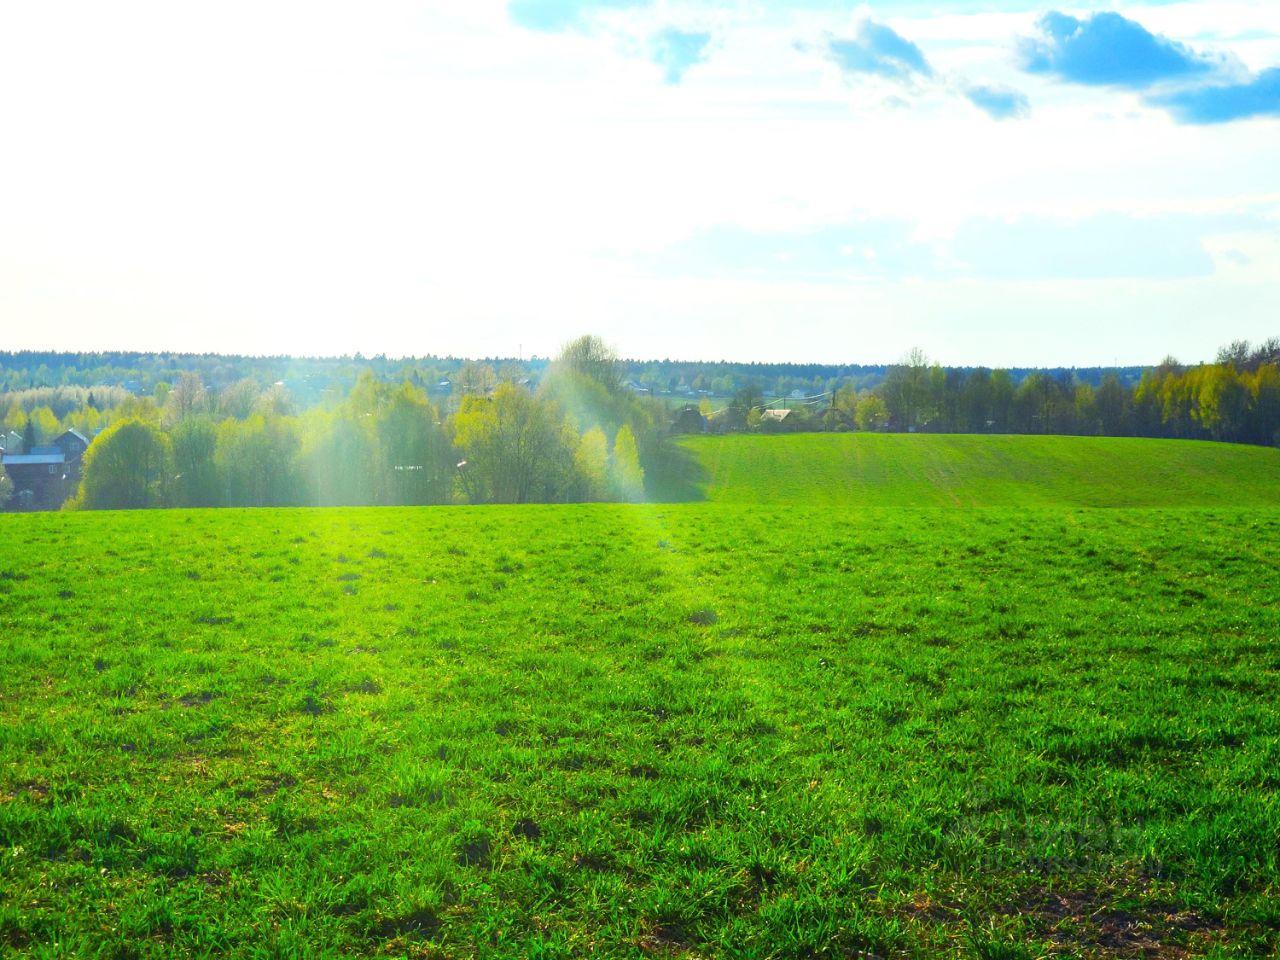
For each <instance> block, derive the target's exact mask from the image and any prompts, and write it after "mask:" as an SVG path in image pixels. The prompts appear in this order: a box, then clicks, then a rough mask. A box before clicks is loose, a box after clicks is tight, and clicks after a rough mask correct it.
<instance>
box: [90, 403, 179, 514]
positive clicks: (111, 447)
mask: <svg viewBox="0 0 1280 960" xmlns="http://www.w3.org/2000/svg"><path fill="white" fill-rule="evenodd" d="M171 470H172V461H171V459H170V448H169V438H168V437H167V436H165V434H164V433H162V432H161V431H160V429H159V428H158V427H156V426H155V425H154V424H152V423H148V422H146V421H144V420H135V419H129V420H120V421H118V422H116V423H114V424H112V425H111V426H110V427H108V428H107V429H106V430H104V431H103V432H102V433H101V434H99V435H98V437H97V439H95V440H94V441H93V443H91V444H90V445H89V449H88V450H87V451H85V455H84V463H83V466H82V471H83V472H82V475H81V480H80V493H79V495H78V496H77V497H76V499H75V500H74V501H73V504H74V505H75V506H78V507H83V508H84V509H86V510H125V509H136V508H139V507H162V506H165V505H166V504H167V502H168V493H169V478H170V471H171Z"/></svg>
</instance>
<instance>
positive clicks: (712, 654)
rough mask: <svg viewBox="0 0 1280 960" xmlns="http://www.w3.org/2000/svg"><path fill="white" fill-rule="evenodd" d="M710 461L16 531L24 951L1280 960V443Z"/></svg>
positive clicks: (1036, 446)
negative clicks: (501, 488) (472, 496)
mask: <svg viewBox="0 0 1280 960" xmlns="http://www.w3.org/2000/svg"><path fill="white" fill-rule="evenodd" d="M686 449H687V450H689V451H691V452H692V454H693V455H695V456H696V457H697V458H698V463H699V464H700V465H701V466H700V482H701V483H702V484H703V486H701V488H700V491H699V495H700V496H701V497H702V498H703V500H704V502H696V503H671V504H648V505H613V504H608V505H606V504H599V505H577V506H524V507H487V508H482V507H438V508H422V509H391V508H387V509H349V510H343V509H330V510H257V511H249V510H223V511H156V512H135V513H99V514H93V513H81V514H68V515H56V514H55V515H27V516H13V515H8V516H0V762H2V766H0V953H5V952H8V953H10V954H14V955H18V956H31V957H71V956H76V957H79V956H86V957H89V956H92V957H103V958H141V957H170V956H208V957H214V956H236V957H264V958H265V957H349V956H378V957H401V956H407V957H424V958H425V957H435V958H455V957H482V956H485V957H487V956H501V957H522V956H528V957H576V956H584V955H599V956H635V957H646V956H648V957H720V956H735V957H737V956H740V957H797V956H823V957H827V956H829V957H845V958H847V957H884V958H888V957H898V956H909V957H914V956H956V957H959V956H980V957H989V958H1022V957H1044V956H1064V957H1066V956H1073V957H1074V956H1094V957H1162V958H1163V957H1168V958H1182V957H1199V956H1222V957H1225V956H1259V955H1268V954H1273V953H1274V952H1275V951H1276V949H1277V945H1278V944H1280V862H1278V861H1280V710H1278V709H1277V706H1276V704H1277V700H1278V699H1280V641H1277V637H1280V454H1278V453H1277V451H1274V450H1261V449H1248V448H1235V447H1225V446H1209V445H1207V444H1190V443H1187V444H1179V443H1172V442H1171V443H1163V442H1158V441H1117V440H1106V441H1104V440H1093V441H1089V440H1078V439H1061V438H1060V439H1057V440H1055V439H1054V438H1027V437H1018V438H948V437H941V438H934V437H918V436H912V437H878V436H877V437H871V436H857V437H840V436H828V437H756V438H737V437H733V438H726V439H719V440H716V439H709V438H697V439H694V440H691V441H688V442H687V444H686ZM753 463H754V464H756V469H754V470H753V469H752V467H751V465H752V464H753ZM956 504H960V505H963V506H964V507H966V509H955V506H956ZM904 507H905V508H906V509H904ZM1093 507H1118V508H1119V509H1093Z"/></svg>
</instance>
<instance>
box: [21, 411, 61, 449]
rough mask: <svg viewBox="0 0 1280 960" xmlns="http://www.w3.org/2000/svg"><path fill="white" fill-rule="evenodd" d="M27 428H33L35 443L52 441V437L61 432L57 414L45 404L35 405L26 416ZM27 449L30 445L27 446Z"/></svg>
mask: <svg viewBox="0 0 1280 960" xmlns="http://www.w3.org/2000/svg"><path fill="white" fill-rule="evenodd" d="M27 426H28V428H32V429H33V433H34V437H35V442H34V443H33V444H32V446H35V445H36V444H49V443H53V441H54V438H55V437H57V436H58V434H59V433H61V432H62V430H61V426H62V425H61V424H60V423H59V422H58V415H57V414H56V413H54V412H53V411H52V410H50V409H49V408H48V407H47V406H40V407H36V408H35V409H34V410H32V411H31V413H30V414H29V416H28V419H27ZM27 449H28V450H30V449H31V447H27Z"/></svg>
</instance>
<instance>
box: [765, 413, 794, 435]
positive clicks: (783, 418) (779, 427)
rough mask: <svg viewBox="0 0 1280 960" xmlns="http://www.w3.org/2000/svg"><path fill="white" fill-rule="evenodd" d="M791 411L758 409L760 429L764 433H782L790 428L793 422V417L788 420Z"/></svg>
mask: <svg viewBox="0 0 1280 960" xmlns="http://www.w3.org/2000/svg"><path fill="white" fill-rule="evenodd" d="M789 417H791V411H790V410H786V409H782V410H762V411H760V429H761V430H762V431H763V432H765V433H782V432H783V431H786V430H790V429H792V427H793V424H794V418H793V419H792V420H791V421H789V420H788V418H789Z"/></svg>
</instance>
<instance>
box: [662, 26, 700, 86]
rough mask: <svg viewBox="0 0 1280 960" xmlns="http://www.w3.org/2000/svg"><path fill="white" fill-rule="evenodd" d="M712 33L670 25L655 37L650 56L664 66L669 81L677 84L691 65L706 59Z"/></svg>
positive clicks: (664, 73) (665, 76) (664, 74)
mask: <svg viewBox="0 0 1280 960" xmlns="http://www.w3.org/2000/svg"><path fill="white" fill-rule="evenodd" d="M710 43H711V34H709V33H700V32H688V31H685V30H677V29H676V28H675V27H668V28H667V29H665V30H662V31H660V32H659V33H658V34H656V35H655V36H654V38H653V42H652V46H651V52H650V58H651V59H652V60H653V62H654V63H656V64H657V65H658V66H660V67H662V70H663V77H664V79H665V80H666V82H667V83H671V84H675V83H679V82H680V81H681V80H683V79H684V75H685V73H686V72H687V71H688V70H689V68H690V67H692V66H694V65H695V64H698V63H701V62H702V61H703V60H705V59H706V56H707V47H708V45H709V44H710Z"/></svg>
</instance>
